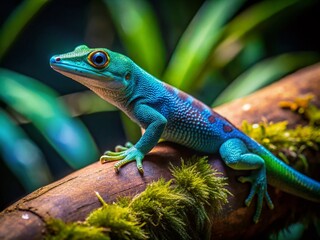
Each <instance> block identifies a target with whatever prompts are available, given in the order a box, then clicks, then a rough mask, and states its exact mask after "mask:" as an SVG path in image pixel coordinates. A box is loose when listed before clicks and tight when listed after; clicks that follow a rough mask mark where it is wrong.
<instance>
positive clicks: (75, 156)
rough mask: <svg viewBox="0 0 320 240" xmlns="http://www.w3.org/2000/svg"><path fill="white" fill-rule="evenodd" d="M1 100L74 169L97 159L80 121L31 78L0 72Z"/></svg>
mask: <svg viewBox="0 0 320 240" xmlns="http://www.w3.org/2000/svg"><path fill="white" fill-rule="evenodd" d="M0 86H1V91H0V99H1V100H3V101H4V102H5V103H7V104H8V105H9V106H10V107H11V108H13V109H14V110H15V111H17V112H19V113H20V114H22V115H23V116H24V117H26V118H27V119H29V120H30V121H31V122H32V123H33V124H34V125H35V126H36V127H37V128H38V129H39V130H40V132H41V133H42V134H43V135H44V137H46V139H47V140H48V141H49V143H50V144H51V145H52V146H53V147H54V148H55V149H56V150H57V152H59V154H60V155H61V156H62V157H63V158H64V159H65V160H66V161H67V162H68V164H69V165H70V166H72V167H74V168H80V167H83V166H86V165H88V164H90V163H92V162H93V161H94V160H96V159H97V156H98V152H97V148H96V146H95V144H94V142H93V140H92V138H91V136H90V134H89V133H88V131H87V130H86V128H85V127H84V125H83V124H81V122H80V121H77V120H76V119H72V118H71V117H70V115H69V113H68V112H67V110H66V109H65V107H64V106H63V105H62V103H61V102H59V101H58V100H57V94H56V93H55V92H54V91H53V90H51V89H49V88H48V87H46V86H45V85H43V84H41V83H40V82H38V81H36V80H35V79H32V78H30V77H27V76H24V75H21V74H18V73H15V72H12V71H9V70H6V69H1V68H0Z"/></svg>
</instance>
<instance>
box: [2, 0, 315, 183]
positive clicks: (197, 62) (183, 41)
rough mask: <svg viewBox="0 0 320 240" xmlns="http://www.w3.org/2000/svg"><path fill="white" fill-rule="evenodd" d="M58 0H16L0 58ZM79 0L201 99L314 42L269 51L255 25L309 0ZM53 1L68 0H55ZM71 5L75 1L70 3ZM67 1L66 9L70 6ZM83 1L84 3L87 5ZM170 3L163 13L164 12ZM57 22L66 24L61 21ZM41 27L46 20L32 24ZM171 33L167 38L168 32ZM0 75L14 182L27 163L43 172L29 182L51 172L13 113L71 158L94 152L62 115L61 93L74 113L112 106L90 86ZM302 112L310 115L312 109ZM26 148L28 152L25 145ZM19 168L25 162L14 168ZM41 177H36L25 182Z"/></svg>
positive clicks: (251, 83)
mask: <svg viewBox="0 0 320 240" xmlns="http://www.w3.org/2000/svg"><path fill="white" fill-rule="evenodd" d="M57 2H58V1H49V0H34V1H30V0H24V1H21V4H20V5H19V6H18V7H17V8H16V9H15V10H14V11H12V12H11V14H10V15H9V16H8V18H7V19H6V21H5V22H4V23H3V24H2V25H1V26H0V62H3V61H4V59H5V56H6V55H8V53H10V49H11V47H13V46H14V43H16V42H17V40H18V39H19V36H22V35H23V33H24V31H23V30H24V28H25V27H26V26H27V25H28V24H29V23H30V22H31V21H39V20H38V19H37V16H38V15H40V13H41V10H42V9H44V8H43V6H46V8H47V9H50V7H51V6H52V5H54V4H55V3H57ZM87 2H88V3H90V4H92V5H94V4H96V5H99V4H100V5H99V6H102V11H103V12H104V13H105V14H106V15H108V17H109V21H111V23H110V24H111V25H112V27H110V28H107V29H104V28H99V26H97V29H98V30H99V31H97V32H95V34H96V35H99V34H102V33H101V32H104V34H105V35H106V36H107V38H108V39H109V38H112V37H113V34H114V31H115V32H116V37H118V38H119V40H120V42H121V43H122V46H123V47H124V49H125V52H126V54H127V55H128V56H129V57H131V58H132V59H133V60H134V61H136V62H137V63H138V64H139V65H140V66H141V67H143V68H144V69H146V70H147V71H149V72H150V73H151V74H153V75H155V76H157V77H159V78H160V79H162V80H164V81H166V82H168V83H170V84H172V85H174V86H177V87H179V88H181V89H183V90H184V91H186V92H189V93H191V94H193V95H194V96H196V97H198V98H199V99H200V100H202V101H204V102H206V103H207V104H213V105H217V104H221V103H224V102H226V101H230V100H232V99H234V98H236V97H241V96H244V95H246V94H249V93H251V92H253V91H255V90H257V89H258V88H260V87H263V86H265V85H267V84H269V83H271V82H273V81H276V80H278V79H279V78H280V77H282V76H284V75H286V74H288V73H290V72H292V71H295V70H296V69H298V68H301V67H303V66H306V65H310V64H312V63H314V62H316V61H318V60H319V59H320V58H319V53H317V52H289V53H282V54H281V55H276V56H270V55H269V54H268V49H267V47H266V39H264V33H265V32H266V31H270V30H271V29H273V28H274V25H275V24H277V25H282V24H285V23H286V22H287V21H288V20H290V18H292V17H294V16H296V14H297V13H299V12H303V11H304V10H306V9H310V8H312V6H313V4H314V3H316V2H317V1H316V0H307V1H298V0H282V1H276V2H275V1H269V0H260V1H249V0H230V1H224V0H214V1H213V0H212V1H209V0H207V1H203V3H202V5H201V6H200V7H199V9H198V11H193V10H190V8H194V7H198V6H199V4H198V3H190V4H185V2H169V1H164V2H161V3H158V2H152V1H147V0H136V1H130V0H118V1H111V0H92V1H89V0H88V1H87ZM61 3H63V4H67V2H63V1H61ZM63 4H62V5H63ZM155 6H158V7H159V6H160V7H161V8H162V9H157V8H156V7H155ZM74 9H78V8H76V6H75V5H74ZM68 11H69V12H70V13H69V12H68V14H70V17H72V9H71V10H70V9H69V10H68ZM85 11H87V12H89V10H87V9H86V10H85ZM99 11H101V9H99ZM161 11H163V12H165V13H162V12H161ZM169 12H170V13H171V15H172V16H168V13H169ZM185 12H187V13H188V14H189V15H191V14H194V16H193V18H192V19H191V21H190V23H189V24H188V25H187V26H186V27H185V30H181V26H182V25H181V22H179V21H181V16H183V18H184V19H187V18H188V17H185V15H184V14H185ZM55 14H56V15H54V16H55V18H53V19H52V22H54V21H57V20H58V19H59V17H61V15H59V11H58V12H57V13H55ZM95 14H96V12H93V13H92V14H91V15H88V18H93V17H95V16H94V15H95ZM161 14H164V16H163V15H161ZM89 20H90V19H81V21H78V22H77V25H79V24H80V25H81V26H80V27H81V28H83V29H86V27H88V26H86V25H85V24H86V21H89ZM161 20H162V21H161ZM76 21H77V20H76ZM107 21H108V19H107ZM96 23H98V22H96ZM98 25H99V24H98ZM66 26H69V25H67V22H66ZM60 27H61V28H63V27H65V26H60ZM91 27H92V26H91ZM95 27H96V26H95ZM45 28H46V26H44V27H43V29H41V31H43V30H45ZM177 29H178V30H179V31H180V32H179V31H177ZM72 30H73V29H67V32H68V34H69V33H70V35H72V34H71V33H72ZM58 31H60V29H58V30H57V32H52V33H50V34H52V35H56V34H57V35H59V34H60V32H58ZM180 33H181V36H179V34H180ZM172 36H174V39H169V38H172ZM94 37H95V35H94V34H93V35H92V36H91V35H90V38H91V39H92V38H94ZM178 37H179V39H178ZM70 38H72V37H70ZM168 39H169V40H168ZM61 42H62V44H63V48H67V43H66V42H67V41H61ZM50 44H52V43H49V42H48V43H46V42H43V43H41V44H38V43H37V42H35V43H34V45H32V46H30V47H31V48H41V47H45V48H50V46H52V45H50ZM54 44H57V43H54ZM104 47H108V46H104ZM42 49H43V48H42ZM48 57H49V56H48ZM34 71H38V72H41V73H42V71H41V69H38V68H36V67H35V68H34ZM0 78H1V79H0V80H1V82H0V86H1V89H4V87H6V91H2V92H1V93H0V97H1V101H2V106H3V107H4V109H3V111H1V114H0V117H1V119H0V121H2V122H3V126H7V127H6V128H5V129H2V131H1V132H0V141H1V142H0V143H1V144H2V146H6V145H5V144H4V142H6V141H8V142H10V143H12V144H11V145H9V144H8V147H7V148H5V147H2V151H1V153H2V155H3V158H4V159H5V161H6V163H7V164H8V166H10V169H12V170H13V171H15V172H16V174H17V176H19V178H20V179H21V182H24V184H25V186H29V187H27V188H28V189H31V188H32V187H30V186H31V185H32V184H31V180H30V177H29V175H28V174H29V173H31V170H32V168H39V171H40V172H43V173H44V174H45V175H46V177H45V178H43V179H46V180H41V178H42V177H43V176H42V177H41V176H39V177H35V179H32V181H34V182H36V181H39V182H41V184H45V183H46V182H47V181H49V179H50V178H51V177H50V175H51V174H50V171H49V170H48V168H47V166H46V163H45V160H44V157H43V154H42V153H41V150H40V149H39V148H38V147H37V146H36V145H35V144H34V143H33V142H32V140H30V139H29V138H28V137H27V134H24V133H23V131H22V129H20V126H19V125H18V124H16V122H18V123H21V122H29V121H31V123H32V124H34V126H36V127H37V129H38V130H39V131H40V132H41V134H43V136H45V138H46V139H47V140H48V142H49V143H50V144H51V145H52V146H53V148H55V149H56V151H57V152H59V153H60V155H61V156H62V157H64V159H65V160H66V161H67V162H68V163H69V164H70V165H71V166H73V167H81V166H84V165H86V164H88V163H89V162H92V161H93V160H94V159H96V157H97V154H98V153H97V149H96V147H95V144H94V143H93V140H92V138H91V136H90V135H89V134H88V132H87V130H86V128H85V127H84V126H83V125H82V124H81V123H80V122H79V121H78V120H75V119H72V118H71V117H70V116H71V114H70V113H68V111H67V110H66V107H65V106H63V104H61V102H65V103H67V105H68V108H69V109H71V112H72V115H73V116H80V115H87V114H90V113H94V112H98V111H114V110H115V108H114V107H112V106H110V105H109V104H106V103H103V102H102V100H101V99H98V97H97V96H95V95H93V93H88V92H84V93H75V94H71V95H67V96H62V97H60V98H58V97H57V94H56V93H55V92H54V91H53V90H52V89H49V87H45V86H43V84H41V83H40V81H39V80H41V82H45V81H44V78H45V76H43V78H41V79H39V80H35V79H31V78H29V77H26V76H24V75H21V74H18V73H16V72H13V71H8V70H5V69H1V71H0ZM308 112H309V113H310V114H311V115H314V112H312V109H309V110H308ZM123 119H124V120H123V124H124V126H125V131H126V133H127V134H128V136H127V137H128V138H129V140H131V141H133V140H134V139H138V138H139V135H140V133H139V132H140V131H139V129H138V128H137V127H136V125H135V124H133V123H132V122H131V121H129V120H128V119H127V118H126V117H123ZM315 121H318V120H315ZM101 127H103V126H101ZM21 141H22V142H25V143H26V144H24V145H23V146H24V147H21V148H18V145H16V144H15V143H18V142H21ZM28 146H32V147H28ZM28 148H30V149H34V150H32V151H30V153H28V154H25V155H24V157H23V158H20V157H21V155H19V156H20V157H19V158H17V156H15V153H18V149H21V152H23V151H25V150H23V149H28ZM32 152H33V155H30V154H32ZM32 156H33V157H32ZM35 156H37V157H35ZM31 159H34V161H35V163H34V164H36V165H32V164H30V165H28V164H23V167H22V165H19V164H21V163H23V162H25V163H27V162H28V161H31ZM37 164H38V165H37ZM28 166H29V169H28ZM19 168H20V169H22V168H23V169H25V170H24V171H18V170H14V169H19ZM23 174H24V175H23ZM36 178H38V180H36ZM30 184H31V185H30ZM41 184H35V185H33V186H34V187H33V188H35V187H36V186H39V185H41Z"/></svg>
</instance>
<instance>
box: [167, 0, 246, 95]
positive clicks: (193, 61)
mask: <svg viewBox="0 0 320 240" xmlns="http://www.w3.org/2000/svg"><path fill="white" fill-rule="evenodd" d="M244 2H245V1H244V0H237V1H235V0H229V1H224V0H219V1H206V2H205V3H204V4H203V5H202V7H201V8H200V10H199V11H198V13H197V14H196V16H195V17H194V18H193V20H192V22H191V23H190V25H189V26H188V28H187V30H186V31H185V33H184V34H183V36H182V37H181V39H180V41H179V43H178V45H177V47H176V50H175V52H174V54H173V55H172V58H171V60H170V62H169V65H168V67H167V69H166V72H165V73H164V76H163V79H164V80H165V81H166V82H168V83H169V84H171V85H174V86H176V87H178V88H180V89H183V90H186V91H188V90H189V87H190V85H189V84H188V85H187V84H186V83H187V82H190V81H193V80H194V76H195V74H197V73H198V69H199V68H201V66H202V65H203V63H204V62H205V60H206V59H207V58H208V55H209V53H210V49H211V48H212V47H213V46H214V45H215V44H216V42H217V41H218V39H219V37H220V34H221V28H222V26H223V25H224V24H225V23H226V22H227V21H228V20H229V18H230V17H231V16H232V15H233V14H234V13H235V12H236V11H237V10H238V9H239V8H240V7H241V6H242V3H244Z"/></svg>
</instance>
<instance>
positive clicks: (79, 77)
mask: <svg viewBox="0 0 320 240" xmlns="http://www.w3.org/2000/svg"><path fill="white" fill-rule="evenodd" d="M50 66H51V68H52V69H54V70H55V71H57V72H59V73H61V74H62V75H64V76H66V77H69V78H71V79H73V80H75V81H77V82H79V83H81V84H83V85H85V86H92V87H99V88H107V89H110V90H111V89H112V90H120V89H122V88H123V87H124V86H123V84H121V77H120V76H114V75H113V74H110V73H108V72H107V73H106V72H104V73H102V72H101V71H92V70H90V69H87V68H82V67H79V66H74V65H71V64H67V63H63V62H61V61H60V60H59V61H56V58H55V57H52V58H51V59H50ZM119 80H120V81H119Z"/></svg>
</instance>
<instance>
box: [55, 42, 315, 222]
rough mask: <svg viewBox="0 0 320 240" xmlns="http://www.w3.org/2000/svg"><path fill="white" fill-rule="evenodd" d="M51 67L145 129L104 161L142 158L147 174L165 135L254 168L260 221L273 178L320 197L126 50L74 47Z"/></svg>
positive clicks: (301, 192)
mask: <svg viewBox="0 0 320 240" xmlns="http://www.w3.org/2000/svg"><path fill="white" fill-rule="evenodd" d="M50 64H51V67H52V68H53V69H54V70H56V71H58V72H60V73H61V74H63V75H65V76H67V77H70V78H72V79H73V80H75V81H78V82H79V83H81V84H83V85H85V86H87V87H88V88H90V89H91V90H92V91H94V92H95V93H96V94H98V95H99V96H100V97H101V98H103V99H105V100H106V101H108V102H110V103H112V104H114V105H115V106H117V107H118V108H119V109H121V110H122V111H123V112H125V113H126V114H127V115H128V116H129V117H130V118H131V119H132V120H133V121H134V122H136V123H137V124H139V126H140V127H141V128H143V129H144V130H145V133H144V134H143V135H142V137H141V138H140V140H139V141H138V142H137V143H136V144H134V145H133V144H130V143H128V144H127V145H126V146H124V147H123V146H117V147H116V151H115V152H112V151H107V152H105V153H104V155H103V156H101V158H100V160H101V162H102V163H104V162H109V161H115V160H119V161H118V162H117V163H116V164H115V170H116V171H119V168H120V167H122V166H123V165H125V164H126V163H128V162H131V161H136V163H137V168H138V170H139V171H140V172H141V173H143V168H142V160H143V158H144V156H145V155H146V154H147V153H148V152H149V151H150V150H151V149H152V148H153V147H154V146H155V145H156V144H157V143H158V141H159V139H160V138H163V139H165V140H167V141H171V142H176V143H179V144H181V145H184V146H187V147H189V148H192V149H194V150H197V151H200V152H203V153H217V152H219V153H220V155H221V158H222V159H223V160H224V161H225V163H226V164H227V165H228V166H229V167H231V168H233V169H236V170H253V171H252V175H250V176H247V177H241V178H240V179H239V180H240V181H241V182H250V183H251V184H252V187H251V190H250V193H249V196H248V197H247V199H246V201H245V204H246V205H247V206H249V205H250V203H251V201H252V199H253V197H254V196H255V195H257V199H258V204H257V210H256V214H255V216H254V218H253V220H254V222H258V220H259V217H260V214H261V209H262V203H263V199H266V203H267V205H268V206H269V208H270V209H272V208H273V204H272V201H271V199H270V197H269V195H268V192H267V177H266V176H267V175H268V183H269V184H271V185H273V186H275V187H278V188H280V189H282V190H283V191H286V192H289V193H292V194H294V195H297V196H299V197H302V198H306V199H309V200H311V201H316V202H320V183H318V182H316V181H314V180H312V179H310V178H308V177H306V176H304V175H302V174H301V173H299V172H297V171H295V170H294V169H292V168H290V167H289V166H287V165H286V164H284V163H283V162H282V161H280V160H279V159H277V158H276V157H275V156H274V155H272V154H271V153H270V152H269V151H268V150H266V149H265V148H264V147H262V146H261V145H259V144H258V143H257V142H255V141H254V140H252V139H251V138H249V137H248V136H246V135H245V134H244V133H242V132H241V131H240V130H238V129H237V128H236V127H235V126H233V125H232V124H231V123H230V122H229V121H228V120H226V119H224V118H223V117H222V116H220V115H219V114H217V113H216V112H214V111H213V110H212V109H211V108H209V107H208V106H206V105H205V104H203V103H202V102H200V101H198V100H196V99H195V98H193V97H192V96H190V95H188V94H186V93H184V92H182V91H180V90H178V89H176V88H174V87H172V86H170V85H168V84H165V83H163V82H161V81H159V80H158V79H156V78H155V77H153V76H151V75H150V74H148V73H147V72H145V71H144V70H143V69H141V68H140V67H139V66H137V65H136V64H135V63H134V62H133V61H131V60H130V59H129V58H127V57H126V56H124V55H121V54H119V53H115V52H112V51H110V50H108V49H105V48H96V49H90V48H88V47H87V46H84V45H81V46H79V47H77V48H76V49H75V50H74V51H73V52H70V53H66V54H61V55H56V56H53V57H52V58H51V59H50Z"/></svg>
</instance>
